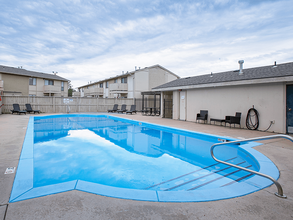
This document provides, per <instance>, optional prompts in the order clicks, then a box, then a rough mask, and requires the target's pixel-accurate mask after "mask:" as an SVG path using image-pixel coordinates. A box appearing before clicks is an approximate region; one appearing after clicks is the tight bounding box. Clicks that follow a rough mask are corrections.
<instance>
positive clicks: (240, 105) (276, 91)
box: [173, 83, 286, 133]
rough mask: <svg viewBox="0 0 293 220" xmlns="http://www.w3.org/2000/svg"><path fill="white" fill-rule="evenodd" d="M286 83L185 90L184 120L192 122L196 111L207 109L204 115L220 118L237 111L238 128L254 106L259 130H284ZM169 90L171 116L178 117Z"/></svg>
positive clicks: (284, 131) (175, 104)
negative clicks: (239, 118) (239, 121)
mask: <svg viewBox="0 0 293 220" xmlns="http://www.w3.org/2000/svg"><path fill="white" fill-rule="evenodd" d="M285 89H286V86H285V85H284V84H283V83H274V84H256V85H243V86H229V87H217V88H201V89H192V90H187V100H186V101H187V112H186V120H187V121H195V120H196V114H197V113H199V111H200V110H208V111H209V112H208V118H209V119H210V118H218V119H224V118H225V116H227V115H235V112H241V113H242V115H241V127H246V126H245V120H246V114H247V112H248V110H249V109H250V108H252V106H253V105H254V107H255V109H256V110H257V111H258V112H259V121H260V124H259V130H265V129H266V128H267V127H268V126H269V125H270V121H273V120H274V121H275V124H273V125H272V126H271V128H270V129H269V131H274V132H279V133H286V120H285V119H286V91H285ZM177 93H178V92H177V91H174V92H173V103H174V107H173V118H174V119H178V115H179V114H178V113H177V110H178V109H179V101H180V100H179V97H178V95H177Z"/></svg>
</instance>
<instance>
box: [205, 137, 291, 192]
mask: <svg viewBox="0 0 293 220" xmlns="http://www.w3.org/2000/svg"><path fill="white" fill-rule="evenodd" d="M276 138H284V139H287V140H290V141H292V142H293V138H292V137H290V136H288V135H283V134H277V135H271V136H264V137H257V138H249V139H244V140H237V141H229V142H221V143H216V144H213V145H212V146H211V150H210V151H211V155H212V158H213V159H214V160H215V161H217V162H219V163H223V164H226V165H228V166H231V167H235V168H238V169H240V170H245V171H247V172H250V173H253V174H256V175H259V176H263V177H265V178H267V179H270V180H271V181H273V182H274V184H275V185H276V186H277V189H278V192H276V193H275V195H276V196H278V197H281V198H287V196H286V195H284V194H283V189H282V186H281V185H280V183H279V182H278V181H277V180H275V179H274V178H273V177H271V176H268V175H266V174H263V173H259V172H257V171H254V170H250V169H247V168H244V167H240V166H237V165H234V164H231V163H227V162H225V161H222V160H219V159H217V158H216V157H215V155H214V148H215V147H217V146H219V145H223V144H224V145H228V144H235V143H242V142H249V141H263V140H270V139H276Z"/></svg>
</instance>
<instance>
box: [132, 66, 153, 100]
mask: <svg viewBox="0 0 293 220" xmlns="http://www.w3.org/2000/svg"><path fill="white" fill-rule="evenodd" d="M149 78H150V76H149V71H148V70H141V71H137V72H136V73H135V85H134V88H135V95H134V97H135V98H138V97H139V98H140V97H141V92H145V91H149V88H150V86H149Z"/></svg>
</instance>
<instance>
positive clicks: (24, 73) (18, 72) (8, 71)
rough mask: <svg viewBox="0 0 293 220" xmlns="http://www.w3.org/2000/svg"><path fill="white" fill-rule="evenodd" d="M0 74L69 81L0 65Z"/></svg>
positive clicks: (46, 74) (52, 75) (51, 75)
mask: <svg viewBox="0 0 293 220" xmlns="http://www.w3.org/2000/svg"><path fill="white" fill-rule="evenodd" d="M0 73H6V74H12V75H19V76H28V77H36V78H43V79H53V80H60V81H69V80H68V79H65V78H63V77H60V76H57V75H54V74H48V73H40V72H34V71H29V70H26V69H22V68H15V67H9V66H2V65H0Z"/></svg>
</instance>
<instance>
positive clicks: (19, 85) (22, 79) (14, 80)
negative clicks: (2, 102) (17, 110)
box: [2, 73, 29, 95]
mask: <svg viewBox="0 0 293 220" xmlns="http://www.w3.org/2000/svg"><path fill="white" fill-rule="evenodd" d="M2 80H3V82H4V91H6V92H21V94H22V95H29V86H28V85H29V77H27V76H17V75H10V74H5V73H2Z"/></svg>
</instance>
